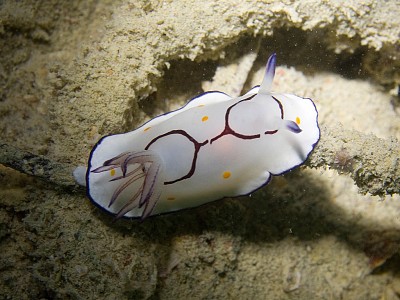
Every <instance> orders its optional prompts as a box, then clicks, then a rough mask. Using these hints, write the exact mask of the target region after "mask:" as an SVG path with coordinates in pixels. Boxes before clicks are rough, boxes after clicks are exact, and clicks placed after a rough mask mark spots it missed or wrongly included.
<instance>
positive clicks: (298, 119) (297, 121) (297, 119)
mask: <svg viewBox="0 0 400 300" xmlns="http://www.w3.org/2000/svg"><path fill="white" fill-rule="evenodd" d="M296 123H297V125H300V118H299V117H296Z"/></svg>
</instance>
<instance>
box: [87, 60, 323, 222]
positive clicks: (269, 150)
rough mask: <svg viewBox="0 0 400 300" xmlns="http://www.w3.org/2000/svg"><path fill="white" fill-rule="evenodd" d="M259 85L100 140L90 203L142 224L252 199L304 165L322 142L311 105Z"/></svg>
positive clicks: (91, 169) (206, 97) (270, 72)
mask: <svg viewBox="0 0 400 300" xmlns="http://www.w3.org/2000/svg"><path fill="white" fill-rule="evenodd" d="M275 65H276V55H275V54H273V55H271V57H270V58H269V59H268V62H267V66H266V71H265V75H264V79H263V81H262V83H261V86H256V87H254V88H252V89H251V90H250V91H249V92H248V93H246V94H245V95H243V96H241V97H238V98H231V97H229V96H228V95H227V94H224V93H222V92H206V93H204V94H202V95H200V96H197V97H195V98H193V99H192V100H190V101H189V102H188V103H187V104H186V105H184V106H183V107H181V108H180V109H177V110H175V111H172V112H169V113H166V114H163V115H160V116H158V117H155V118H154V119H152V120H150V121H148V122H147V123H145V124H143V125H142V126H141V127H139V128H137V129H136V130H134V131H132V132H128V133H124V134H116V135H109V136H105V137H103V138H101V139H100V140H99V142H98V143H97V144H96V145H95V146H94V148H93V149H92V151H91V154H90V158H89V162H88V168H87V171H86V187H87V194H88V196H89V198H90V199H91V200H92V201H93V202H94V203H95V204H96V205H98V206H99V207H101V208H103V209H104V210H106V211H108V212H110V213H112V214H114V215H115V217H116V218H120V217H128V218H140V219H142V220H143V219H145V218H147V217H148V216H152V215H158V214H163V213H168V212H173V211H177V210H181V209H185V208H190V207H196V206H199V205H202V204H205V203H208V202H211V201H214V200H218V199H222V198H225V197H237V196H243V195H248V194H250V193H252V192H254V191H255V190H257V189H259V188H260V187H262V186H264V185H266V184H267V183H268V182H269V181H270V180H271V176H272V175H280V174H283V173H286V172H288V171H290V170H292V169H293V168H295V167H297V166H299V165H301V164H302V163H303V162H304V161H305V160H306V159H307V157H308V156H309V155H310V153H311V151H312V150H313V148H314V147H315V145H316V144H317V142H318V140H319V137H320V130H319V127H318V112H317V110H316V107H315V105H314V103H313V102H312V100H311V99H308V98H302V97H298V96H295V95H291V94H278V93H273V92H271V85H272V80H273V78H274V75H275Z"/></svg>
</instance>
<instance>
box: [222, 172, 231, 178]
mask: <svg viewBox="0 0 400 300" xmlns="http://www.w3.org/2000/svg"><path fill="white" fill-rule="evenodd" d="M222 177H223V178H224V179H228V178H229V177H231V172H229V171H225V172H224V173H222Z"/></svg>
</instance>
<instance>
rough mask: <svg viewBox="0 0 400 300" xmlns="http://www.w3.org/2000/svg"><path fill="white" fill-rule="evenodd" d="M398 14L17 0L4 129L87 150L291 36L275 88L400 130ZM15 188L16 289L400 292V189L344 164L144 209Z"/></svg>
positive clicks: (336, 7) (366, 9)
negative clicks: (382, 192)
mask: <svg viewBox="0 0 400 300" xmlns="http://www.w3.org/2000/svg"><path fill="white" fill-rule="evenodd" d="M399 15H400V8H399V6H398V3H397V1H395V0H392V1H372V0H371V1H339V0H336V1H321V2H320V3H318V4H316V2H315V1H256V0H253V1H245V2H244V1H234V0H231V1H201V2H193V1H192V2H188V1H183V0H182V1H101V2H96V1H84V2H82V1H69V2H65V1H46V2H45V3H44V2H37V1H28V0H26V1H19V2H14V1H6V2H3V3H1V4H0V20H1V21H0V38H1V40H0V52H1V53H0V54H1V55H0V62H1V63H0V92H1V93H0V96H1V101H0V116H1V118H0V131H1V139H2V140H3V141H4V142H7V143H9V144H11V145H14V146H16V147H19V148H22V149H25V150H29V151H32V152H34V153H37V154H42V155H45V156H46V157H48V158H49V159H51V160H54V161H60V162H63V163H66V164H70V165H78V164H82V163H84V162H85V161H86V159H87V157H88V154H89V151H90V149H91V147H92V145H93V144H94V143H95V142H96V141H97V140H98V138H99V137H100V136H101V135H105V134H110V133H116V132H124V131H127V130H131V129H133V128H134V127H135V126H137V125H139V124H140V123H141V122H142V121H144V120H145V119H146V118H149V117H152V116H154V115H156V114H158V113H161V112H164V111H167V110H169V109H171V108H176V107H177V106H179V105H181V104H183V103H184V102H185V101H186V100H187V99H189V98H190V97H192V96H195V95H196V94H198V93H200V92H201V91H202V82H205V81H208V82H209V81H212V78H213V76H214V73H215V71H216V70H217V69H218V70H222V71H220V72H226V73H220V74H227V75H226V76H227V77H226V78H231V77H229V76H230V75H232V74H231V73H229V72H232V70H235V68H234V67H232V65H233V66H234V65H235V64H238V62H240V61H241V58H243V57H246V55H248V54H249V53H250V52H251V51H253V52H254V51H258V56H257V59H256V61H255V63H254V66H253V68H252V69H251V71H250V73H249V76H248V78H247V81H246V83H245V88H244V90H246V89H247V88H249V87H251V86H252V84H257V83H259V78H260V75H261V74H260V71H258V70H261V68H262V66H263V64H264V63H265V60H266V58H267V57H268V55H269V54H270V53H271V52H273V51H276V52H277V54H278V64H279V65H287V66H289V67H285V66H280V67H279V68H278V70H277V76H276V82H275V87H274V90H275V91H278V92H279V91H280V92H290V93H295V94H298V95H304V96H307V97H311V98H313V99H314V100H315V102H316V105H317V107H318V109H319V112H320V121H321V123H322V124H326V125H327V126H336V125H335V124H337V123H341V124H342V125H343V126H344V128H346V129H348V130H358V131H360V132H362V133H364V134H374V135H376V136H378V137H379V138H383V139H390V138H396V137H397V138H399V137H400V136H399V122H398V120H399V108H398V107H396V103H398V99H397V100H396V99H395V98H393V96H391V95H390V93H389V90H390V89H394V88H395V87H396V84H399V81H400V75H399V66H400V60H399V55H400V53H399V47H400V45H399V28H400V19H399V18H398V16H399ZM257 49H258V50H257ZM229 66H231V68H230V67H229ZM224 67H226V68H225V69H224ZM242 70H244V69H242ZM228 75H229V76H228ZM222 77H224V76H222ZM232 78H239V77H234V76H232ZM240 81H243V76H240ZM242 84H243V83H240V84H238V83H232V85H231V86H221V87H220V89H221V90H222V91H224V90H225V91H235V90H237V89H240V88H241V85H242ZM393 100H394V101H393ZM392 103H393V104H392ZM338 128H340V127H338ZM348 143H349V144H351V140H350V141H349V142H348ZM349 149H350V147H349ZM349 149H348V151H350V150H349ZM345 150H346V149H345ZM350 152H351V151H350ZM350 154H353V153H350ZM338 162H339V163H341V160H339V161H338ZM371 163H372V162H371ZM344 164H345V167H346V166H347V165H346V160H345V163H344ZM377 167H380V166H377ZM0 186H1V188H0V252H1V253H2V255H1V256H0V278H1V280H0V298H5V299H7V298H13V299H32V298H55V299H57V298H62V299H64V298H72V299H81V298H83V299H99V298H104V299H115V298H118V299H142V298H143V299H148V298H152V299H157V298H160V299H182V298H191V299H196V298H212V299H226V298H238V299H239V298H240V299H243V298H244V299H246V298H249V299H250V298H252V299H266V298H270V299H290V298H299V299H310V298H321V299H331V298H343V299H377V298H383V299H398V298H399V295H400V280H399V273H398V270H399V254H398V245H399V241H400V235H399V232H400V231H399V229H400V223H399V219H398V215H399V212H400V204H399V203H400V202H399V197H398V196H394V197H391V198H390V197H387V198H386V200H385V201H380V199H379V198H377V197H371V196H368V195H366V196H363V195H360V194H359V193H358V192H357V188H356V187H355V186H354V184H353V182H352V181H351V179H350V178H349V177H347V176H344V175H342V176H337V174H336V172H332V171H330V170H324V169H318V170H309V169H307V168H300V169H299V170H296V171H294V172H291V173H290V174H287V175H285V176H284V177H279V178H274V180H273V182H272V183H271V184H270V185H269V186H268V187H266V188H264V189H262V190H260V191H258V192H256V193H254V194H253V195H252V196H251V197H246V198H240V199H227V200H224V201H219V202H216V203H214V204H210V205H207V206H204V207H200V208H198V209H195V210H190V211H183V212H180V213H177V214H171V215H166V216H161V217H157V218H152V219H150V220H148V221H146V222H144V223H137V222H135V221H126V220H122V221H120V222H117V223H113V222H112V218H111V217H110V216H108V215H106V214H105V213H103V212H101V211H99V209H97V208H96V207H94V206H93V205H92V204H91V203H89V200H87V199H86V198H85V196H84V194H83V193H82V192H80V191H75V192H72V191H66V190H54V189H53V188H52V187H50V186H49V185H48V184H46V183H43V182H41V181H38V180H36V179H34V178H31V177H27V176H23V175H21V174H19V173H17V172H15V171H13V170H11V169H8V168H5V167H1V168H0ZM380 265H381V266H380ZM378 266H380V267H379V269H375V271H373V269H374V268H376V267H378Z"/></svg>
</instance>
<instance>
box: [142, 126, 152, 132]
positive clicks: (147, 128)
mask: <svg viewBox="0 0 400 300" xmlns="http://www.w3.org/2000/svg"><path fill="white" fill-rule="evenodd" d="M150 128H151V126H150V127H146V128H145V129H143V131H147V130H149V129H150Z"/></svg>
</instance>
